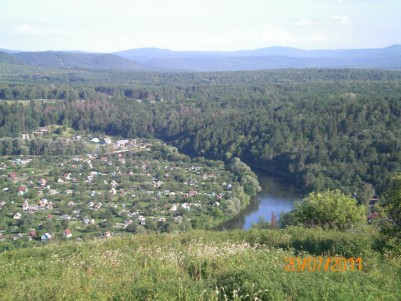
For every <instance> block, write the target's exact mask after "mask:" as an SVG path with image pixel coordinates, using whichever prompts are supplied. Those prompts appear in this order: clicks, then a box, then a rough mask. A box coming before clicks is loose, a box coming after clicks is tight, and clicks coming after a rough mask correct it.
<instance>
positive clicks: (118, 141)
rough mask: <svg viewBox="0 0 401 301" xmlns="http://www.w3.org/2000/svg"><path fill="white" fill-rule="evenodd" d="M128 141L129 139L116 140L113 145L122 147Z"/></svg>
mask: <svg viewBox="0 0 401 301" xmlns="http://www.w3.org/2000/svg"><path fill="white" fill-rule="evenodd" d="M128 143H129V140H127V139H125V140H117V141H116V143H115V144H114V146H115V147H124V146H126V145H127V144H128Z"/></svg>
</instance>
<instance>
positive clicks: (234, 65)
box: [114, 45, 401, 71]
mask: <svg viewBox="0 0 401 301" xmlns="http://www.w3.org/2000/svg"><path fill="white" fill-rule="evenodd" d="M114 54H116V55H119V56H121V57H123V58H126V59H129V60H133V61H136V62H138V63H140V64H142V65H145V66H148V67H152V68H157V69H169V70H174V69H175V70H191V71H235V70H260V69H277V68H382V69H392V70H401V45H393V46H389V47H385V48H372V49H337V50H331V49H322V50H303V49H298V48H292V47H280V46H275V47H268V48H261V49H256V50H238V51H171V50H167V49H158V48H140V49H132V50H125V51H119V52H115V53H114Z"/></svg>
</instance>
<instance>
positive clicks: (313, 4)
mask: <svg viewBox="0 0 401 301" xmlns="http://www.w3.org/2000/svg"><path fill="white" fill-rule="evenodd" d="M394 44H401V2H400V0H246V1H245V0H201V1H199V0H192V1H190V0H141V1H137V0H32V1H31V0H0V48H5V49H12V50H24V51H44V50H82V51H91V52H115V51H120V50H127V49H134V48H143V47H156V48H166V49H170V50H224V51H232V50H245V49H258V48H264V47H271V46H289V47H296V48H301V49H351V48H381V47H387V46H390V45H394Z"/></svg>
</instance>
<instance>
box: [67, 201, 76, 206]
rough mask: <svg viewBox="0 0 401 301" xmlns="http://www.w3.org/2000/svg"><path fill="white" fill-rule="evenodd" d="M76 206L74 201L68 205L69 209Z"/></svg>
mask: <svg viewBox="0 0 401 301" xmlns="http://www.w3.org/2000/svg"><path fill="white" fill-rule="evenodd" d="M75 205H76V203H75V202H74V201H69V202H68V204H67V206H68V207H73V206H75Z"/></svg>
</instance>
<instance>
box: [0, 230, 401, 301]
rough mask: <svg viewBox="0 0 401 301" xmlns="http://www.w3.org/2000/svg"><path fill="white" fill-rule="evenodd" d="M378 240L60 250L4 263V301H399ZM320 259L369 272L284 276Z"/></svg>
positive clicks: (253, 237)
mask: <svg viewBox="0 0 401 301" xmlns="http://www.w3.org/2000/svg"><path fill="white" fill-rule="evenodd" d="M374 237H375V235H374V233H371V232H370V230H369V231H368V232H365V231H363V232H360V233H339V232H325V231H322V230H304V229H299V228H292V229H288V230H258V231H257V230H252V231H249V232H243V231H235V232H230V233H225V232H224V233H223V232H192V233H184V234H166V235H137V236H128V235H127V236H121V237H113V238H109V239H102V240H91V241H85V242H83V241H81V242H68V243H60V242H53V243H50V244H47V245H44V246H43V247H38V248H33V249H32V248H31V249H18V250H13V251H8V252H3V253H2V254H1V255H0V273H1V275H3V276H6V277H1V278H0V299H1V300H319V301H320V300H364V301H365V300H386V301H389V300H399V296H401V286H400V284H401V277H400V275H401V273H400V272H401V269H400V267H401V260H400V258H398V259H386V258H385V257H382V255H380V254H379V253H377V252H375V251H374V250H373V249H372V245H371V244H372V242H373V238H374ZM306 250H309V252H310V253H309V254H308V253H307V252H306ZM319 255H322V256H323V257H324V258H325V259H327V258H329V257H332V256H335V255H339V256H343V257H345V258H349V257H361V258H362V260H363V261H362V262H363V267H362V270H358V269H357V268H355V269H354V271H351V270H350V266H348V267H347V268H348V269H347V270H346V271H343V272H333V271H331V270H330V269H327V270H326V271H324V270H323V269H322V270H321V271H315V272H312V271H307V270H306V269H305V270H304V271H303V272H291V271H290V272H288V271H285V270H284V266H285V262H284V260H285V258H286V257H294V256H299V257H300V258H305V257H308V256H314V257H315V258H317V257H318V256H319Z"/></svg>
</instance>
